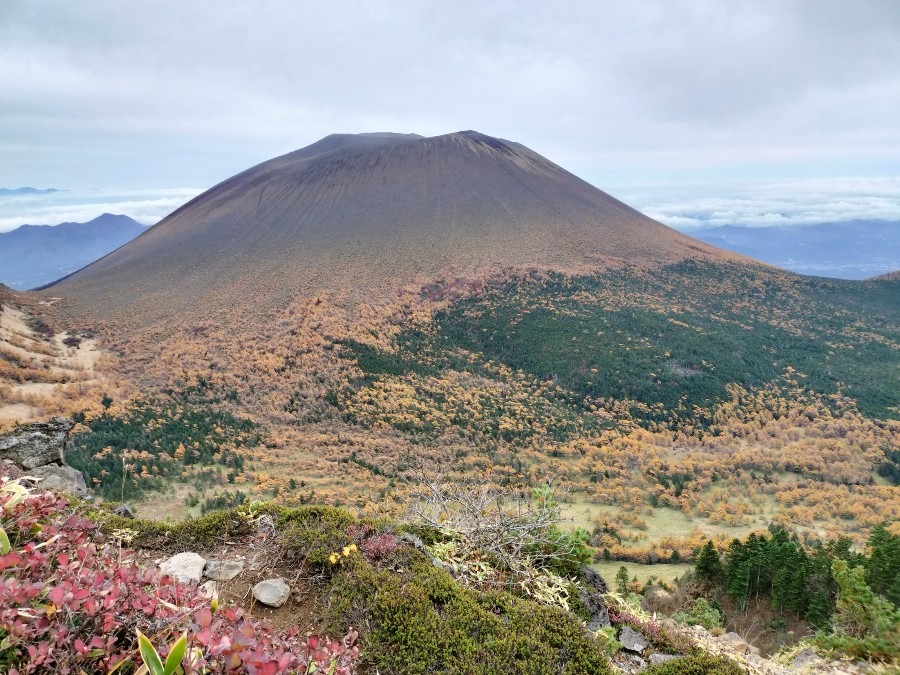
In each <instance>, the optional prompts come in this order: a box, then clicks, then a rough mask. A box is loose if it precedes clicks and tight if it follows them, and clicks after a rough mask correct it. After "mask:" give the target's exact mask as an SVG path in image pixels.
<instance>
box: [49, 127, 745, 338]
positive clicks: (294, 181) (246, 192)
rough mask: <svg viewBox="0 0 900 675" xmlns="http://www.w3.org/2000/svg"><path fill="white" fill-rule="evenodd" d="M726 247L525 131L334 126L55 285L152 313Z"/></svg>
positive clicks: (75, 302) (106, 306) (112, 312)
mask: <svg viewBox="0 0 900 675" xmlns="http://www.w3.org/2000/svg"><path fill="white" fill-rule="evenodd" d="M726 256H727V257H732V256H730V255H729V254H726V253H724V252H722V251H719V250H718V249H715V248H713V247H711V246H708V245H706V244H702V243H700V242H697V241H695V240H693V239H691V238H689V237H687V236H684V235H682V234H679V233H678V232H676V231H674V230H672V229H670V228H668V227H666V226H664V225H661V224H660V223H657V222H656V221H654V220H651V219H650V218H648V217H646V216H644V215H642V214H641V213H639V212H638V211H636V210H634V209H632V208H630V207H629V206H627V205H625V204H623V203H622V202H620V201H618V200H616V199H614V198H613V197H611V196H610V195H608V194H606V193H604V192H602V191H600V190H598V189H597V188H595V187H593V186H592V185H590V184H588V183H586V182H585V181H583V180H581V179H579V178H577V177H576V176H574V175H573V174H571V173H569V172H568V171H566V170H564V169H562V168H561V167H559V166H558V165H556V164H554V163H553V162H551V161H549V160H548V159H546V158H544V157H542V156H541V155H539V154H537V153H536V152H533V151H532V150H530V149H528V148H527V147H525V146H523V145H520V144H518V143H514V142H510V141H505V140H502V139H499V138H493V137H491V136H486V135H484V134H481V133H478V132H474V131H464V132H459V133H453V134H447V135H443V136H435V137H430V138H424V137H421V136H418V135H415V134H389V133H379V134H356V135H349V134H338V135H331V136H328V137H326V138H323V139H322V140H320V141H318V142H316V143H314V144H312V145H310V146H308V147H305V148H303V149H301V150H297V151H295V152H292V153H289V154H287V155H284V156H281V157H277V158H275V159H272V160H269V161H267V162H264V163H262V164H259V165H257V166H255V167H253V168H250V169H248V170H246V171H244V172H242V173H240V174H237V175H236V176H234V177H232V178H229V179H228V180H226V181H224V182H222V183H220V184H218V185H216V186H215V187H213V188H211V189H209V190H207V191H206V192H204V193H203V194H201V195H200V196H198V197H196V198H195V199H193V200H192V201H190V202H189V203H187V204H185V205H184V206H182V207H181V208H179V209H178V210H177V211H175V212H174V213H172V214H171V215H169V216H168V217H167V218H165V219H164V220H162V221H161V222H160V223H158V224H157V225H155V226H154V227H152V228H150V230H148V231H147V232H145V233H144V234H142V235H141V236H139V237H138V238H136V239H135V240H133V241H132V242H130V243H129V244H127V245H125V246H123V247H122V248H120V249H118V250H116V251H114V252H113V253H110V254H109V255H107V256H105V257H104V258H102V259H100V260H98V261H97V262H95V263H93V264H92V265H89V266H88V267H85V268H84V269H82V270H80V271H78V272H76V273H74V274H72V275H70V276H68V277H66V278H64V279H62V280H60V281H58V282H56V283H55V284H54V285H52V286H51V287H50V288H49V290H48V292H49V293H50V294H52V295H54V296H63V297H65V298H66V299H67V300H69V301H71V303H70V304H71V306H72V307H73V308H74V310H75V311H76V312H77V313H79V314H83V313H86V314H90V315H91V316H93V317H95V318H98V319H115V320H119V321H124V322H125V323H126V324H133V323H135V322H141V323H145V324H146V323H148V322H151V323H152V322H160V321H165V320H168V319H170V318H172V317H173V316H178V315H185V314H189V315H193V316H196V315H200V314H204V313H209V312H212V313H214V314H215V313H221V312H225V313H227V312H228V311H229V308H233V307H237V306H241V307H244V308H245V309H246V308H248V307H252V308H254V309H257V310H266V309H273V308H276V307H278V306H279V305H280V304H282V303H283V302H284V301H285V300H286V299H287V298H289V297H293V296H295V295H296V294H297V293H315V292H316V291H317V290H318V289H323V288H329V289H333V288H347V289H351V290H352V292H353V293H357V294H358V293H371V292H377V289H378V288H381V287H385V286H390V285H394V284H398V283H400V284H402V283H408V282H409V281H410V280H411V279H416V278H423V279H424V278H428V277H430V276H433V275H435V274H438V273H442V272H445V271H447V270H452V271H455V272H457V273H459V274H461V275H466V274H475V273H478V272H479V270H486V269H497V268H505V269H508V268H521V267H532V268H546V269H555V270H559V271H564V272H566V271H590V270H594V269H605V268H609V267H610V266H613V265H616V264H621V263H623V262H624V263H628V264H637V265H642V266H646V265H660V264H665V263H670V262H675V261H678V260H682V259H685V258H689V257H691V258H698V257H700V258H711V259H720V258H724V257H726ZM138 307H139V311H138V309H137V308H138Z"/></svg>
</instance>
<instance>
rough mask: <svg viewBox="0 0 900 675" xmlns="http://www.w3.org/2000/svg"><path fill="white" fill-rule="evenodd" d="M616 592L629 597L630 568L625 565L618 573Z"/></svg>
mask: <svg viewBox="0 0 900 675" xmlns="http://www.w3.org/2000/svg"><path fill="white" fill-rule="evenodd" d="M616 590H617V591H618V592H619V594H620V595H628V568H627V567H625V565H622V566H621V567H620V568H619V571H618V572H616Z"/></svg>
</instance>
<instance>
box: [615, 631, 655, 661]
mask: <svg viewBox="0 0 900 675" xmlns="http://www.w3.org/2000/svg"><path fill="white" fill-rule="evenodd" d="M619 642H621V643H622V646H623V647H624V648H625V649H627V650H628V651H630V652H637V653H638V654H640V653H641V652H643V651H644V650H645V649H646V648H647V647H648V646H649V644H650V643H649V641H648V640H647V638H645V637H644V636H643V635H641V634H640V633H638V632H637V631H636V630H634V629H633V628H631V627H629V626H623V627H622V630H620V631H619Z"/></svg>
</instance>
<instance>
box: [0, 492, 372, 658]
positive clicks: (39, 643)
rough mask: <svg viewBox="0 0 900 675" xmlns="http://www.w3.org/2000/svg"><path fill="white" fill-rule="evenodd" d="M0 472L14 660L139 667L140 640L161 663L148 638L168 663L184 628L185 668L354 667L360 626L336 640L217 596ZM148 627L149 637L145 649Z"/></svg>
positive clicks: (2, 612)
mask: <svg viewBox="0 0 900 675" xmlns="http://www.w3.org/2000/svg"><path fill="white" fill-rule="evenodd" d="M0 480H2V481H3V488H4V489H3V491H2V494H0V513H2V529H3V531H4V532H5V534H6V536H7V537H8V539H9V546H8V547H7V546H5V545H4V547H3V551H2V555H0V578H2V583H0V667H2V668H3V671H4V672H7V673H10V675H18V674H20V673H21V674H24V673H80V672H104V673H105V672H113V671H115V672H123V673H128V672H135V671H136V670H137V669H138V667H139V665H140V662H141V661H140V657H139V656H138V654H139V652H140V653H141V654H143V656H144V663H145V664H146V665H148V668H151V672H154V673H155V672H156V671H155V670H153V668H152V666H154V665H155V664H154V663H153V660H152V656H151V655H150V650H149V649H148V648H147V647H148V646H152V647H153V653H154V654H157V655H158V657H159V658H161V659H165V660H166V662H167V663H170V662H169V655H170V652H171V649H172V647H174V646H175V645H180V644H182V643H180V641H179V636H181V635H183V636H184V637H185V640H184V643H183V644H182V646H181V647H179V649H181V650H182V651H181V658H180V659H178V661H177V662H178V664H179V665H180V667H181V669H182V672H184V673H220V672H244V673H248V674H249V675H263V674H267V673H272V674H273V673H279V672H286V671H294V672H300V673H312V672H314V671H319V670H320V669H321V668H328V667H331V666H332V664H334V668H335V669H334V670H333V671H332V672H334V673H342V674H343V675H349V673H350V672H351V671H352V665H353V663H354V661H355V660H356V655H357V653H358V648H357V647H356V646H355V635H354V634H348V635H347V636H346V637H345V638H344V640H342V641H337V642H334V641H330V640H326V641H322V640H320V638H318V637H317V636H309V637H306V638H301V637H300V636H298V635H297V634H296V632H295V631H294V632H290V631H289V632H287V633H284V634H275V633H274V632H273V631H272V630H271V629H270V628H269V627H267V626H266V625H264V624H260V623H258V622H256V621H253V620H252V619H250V618H248V617H247V616H246V615H245V613H244V611H243V610H241V609H240V608H235V607H218V606H217V604H216V603H215V602H210V600H209V598H207V597H206V596H204V595H203V594H202V593H201V592H200V590H199V588H198V587H196V586H187V585H184V584H180V583H178V582H176V581H175V580H174V579H171V578H169V577H165V576H163V575H162V574H161V573H160V571H159V569H158V568H155V567H150V568H144V567H140V566H138V565H136V564H135V563H134V561H133V560H132V558H131V553H130V551H128V550H127V549H126V548H125V547H124V545H125V544H126V540H127V539H129V538H130V537H131V536H132V534H133V533H131V532H128V531H125V530H118V531H113V532H112V533H110V534H109V535H103V534H102V533H101V532H100V530H99V527H98V526H97V524H96V523H94V522H93V521H91V520H89V519H87V518H85V517H84V516H83V515H82V514H81V513H80V512H79V509H77V508H75V507H73V506H72V505H71V504H69V503H68V502H67V500H66V499H64V498H62V497H59V496H57V495H55V494H53V493H49V492H48V493H44V494H27V492H26V493H24V494H23V492H22V491H21V490H11V489H7V488H8V486H10V485H11V484H10V483H9V482H8V481H7V479H6V478H0ZM23 497H24V498H23ZM141 634H143V635H146V636H149V637H148V638H147V640H149V642H148V643H147V644H145V645H143V646H142V647H141V648H140V649H139V648H138V647H139V645H138V636H139V635H141ZM169 645H171V646H169ZM182 647H183V649H182ZM168 672H171V671H168Z"/></svg>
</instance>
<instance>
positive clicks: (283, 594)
mask: <svg viewBox="0 0 900 675" xmlns="http://www.w3.org/2000/svg"><path fill="white" fill-rule="evenodd" d="M290 595H291V588H290V586H288V585H287V583H285V581H284V579H281V578H278V579H266V580H265V581H260V582H259V583H258V584H256V586H254V587H253V597H254V598H256V600H257V601H258V602H261V603H262V604H264V605H267V606H269V607H281V606H282V605H283V604H284V603H286V602H287V599H288V597H290Z"/></svg>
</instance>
